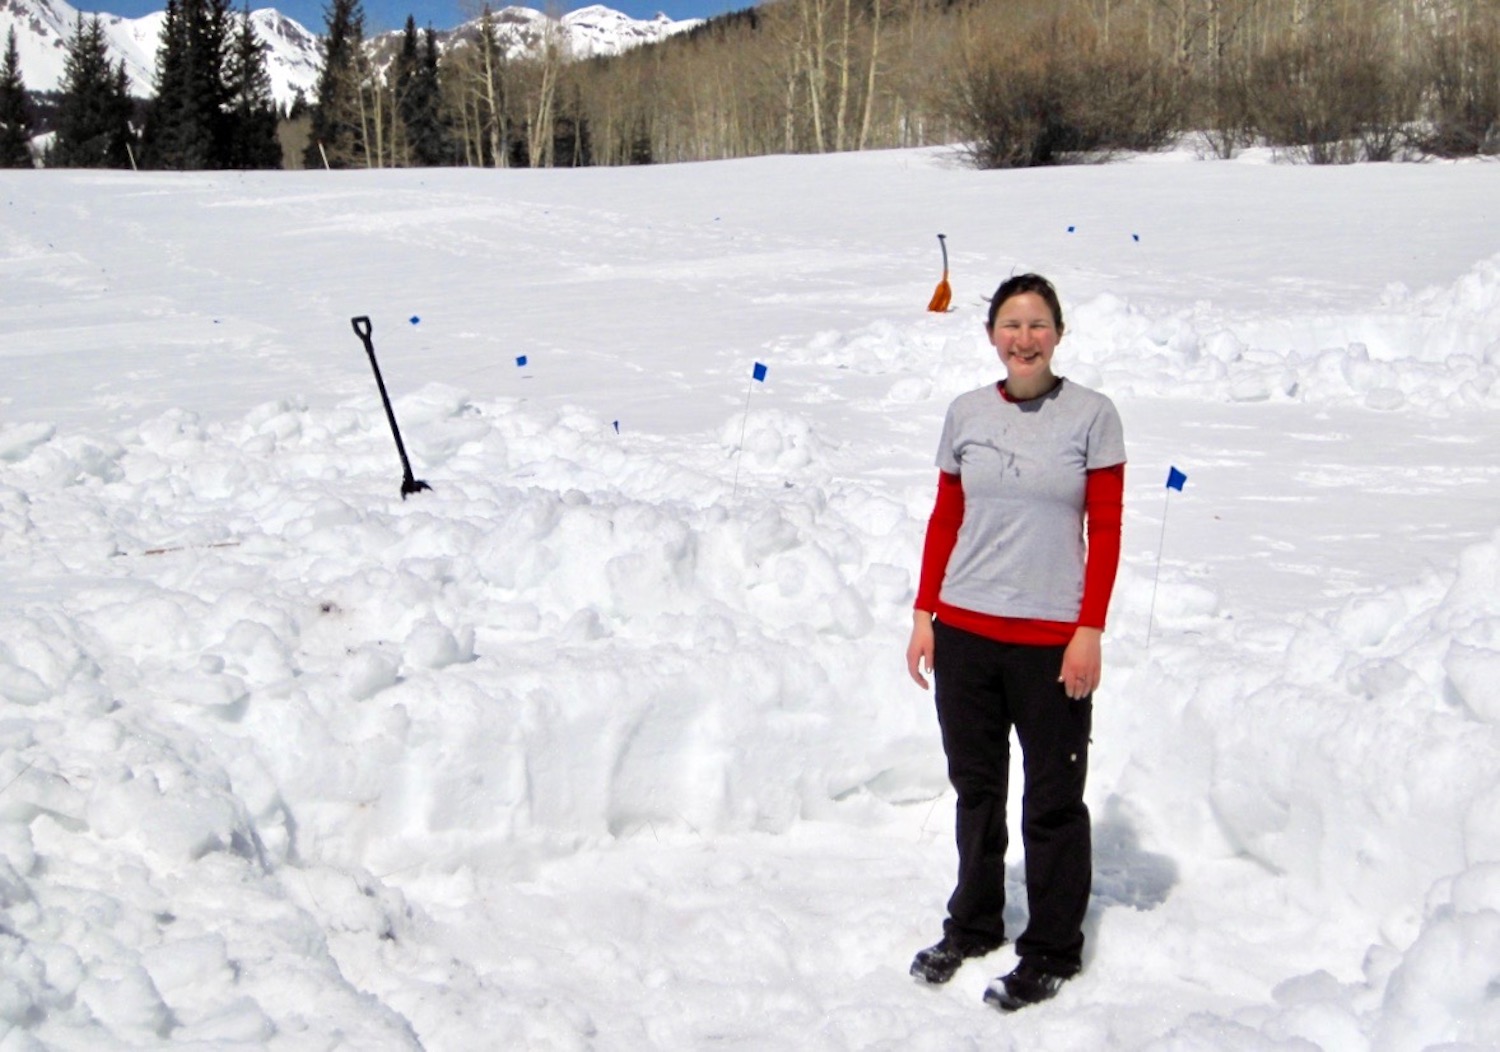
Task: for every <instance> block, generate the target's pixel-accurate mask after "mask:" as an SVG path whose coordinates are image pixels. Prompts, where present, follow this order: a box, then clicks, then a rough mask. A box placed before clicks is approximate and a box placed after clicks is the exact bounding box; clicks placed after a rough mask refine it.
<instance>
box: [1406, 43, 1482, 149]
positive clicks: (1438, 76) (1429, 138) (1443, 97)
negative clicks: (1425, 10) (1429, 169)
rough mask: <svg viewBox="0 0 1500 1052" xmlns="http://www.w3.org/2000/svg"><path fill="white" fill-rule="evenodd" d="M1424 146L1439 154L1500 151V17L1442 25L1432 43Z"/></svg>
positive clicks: (1428, 66) (1429, 47) (1422, 145)
mask: <svg viewBox="0 0 1500 1052" xmlns="http://www.w3.org/2000/svg"><path fill="white" fill-rule="evenodd" d="M1425 79H1426V81H1427V83H1428V85H1429V88H1428V99H1427V106H1426V117H1427V120H1426V122H1425V128H1426V131H1425V132H1424V133H1423V135H1422V136H1421V139H1420V144H1421V147H1422V149H1423V150H1424V151H1425V152H1427V153H1430V154H1435V155H1437V156H1439V157H1472V156H1474V155H1476V154H1481V153H1485V154H1495V153H1500V17H1491V18H1489V19H1486V20H1484V21H1481V22H1478V23H1474V22H1470V23H1468V24H1450V25H1447V26H1444V27H1440V28H1439V29H1437V30H1436V31H1435V32H1434V33H1433V35H1432V38H1431V41H1430V44H1429V46H1428V53H1427V63H1426V69H1425Z"/></svg>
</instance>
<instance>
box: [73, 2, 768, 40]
mask: <svg viewBox="0 0 1500 1052" xmlns="http://www.w3.org/2000/svg"><path fill="white" fill-rule="evenodd" d="M513 2H515V0H491V3H492V6H493V7H495V8H497V9H498V8H501V7H506V6H509V5H510V4H511V3H513ZM599 2H602V3H604V6H606V7H612V8H614V9H615V10H616V11H621V12H623V13H625V14H627V15H629V16H630V17H631V18H655V17H656V15H657V13H658V12H660V13H662V14H665V15H666V16H667V17H668V18H707V17H708V16H710V15H716V14H720V13H722V12H724V11H737V10H740V9H741V8H746V7H751V6H753V0H599ZM243 3H244V0H234V6H236V7H240V6H242V5H243ZM73 6H74V7H76V8H78V9H79V10H80V11H89V10H91V9H93V10H98V11H100V12H103V13H108V14H112V15H121V16H123V17H125V18H138V17H140V16H141V15H145V14H150V13H151V12H152V11H160V10H162V9H163V8H165V7H166V6H167V0H98V2H97V3H96V4H89V3H86V2H84V3H80V2H79V0H73ZM250 6H251V8H252V9H255V8H262V7H274V8H276V10H278V11H280V12H281V13H282V14H284V15H287V16H289V17H291V18H295V19H296V20H297V21H298V22H301V23H302V24H303V25H305V26H306V27H307V28H308V29H311V30H312V31H313V32H322V30H323V9H324V6H325V5H324V0H250ZM482 6H483V0H364V7H365V27H366V29H367V30H369V31H372V32H378V31H381V30H385V29H399V28H401V26H403V25H405V24H406V16H407V15H412V16H414V17H415V18H416V20H417V25H418V26H425V25H427V24H428V23H429V22H430V23H431V24H432V26H433V28H434V29H451V28H452V27H453V26H456V25H458V24H459V23H460V22H465V21H467V20H469V19H470V18H473V17H475V16H476V15H477V14H478V13H479V10H480V8H481V7H482ZM516 6H518V7H537V8H542V7H545V4H543V3H524V4H522V3H516ZM558 6H560V8H561V9H562V10H564V11H572V10H575V9H576V8H580V7H588V6H589V0H582V2H580V0H573V2H565V3H562V4H561V5H558Z"/></svg>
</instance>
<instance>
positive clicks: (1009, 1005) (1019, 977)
mask: <svg viewBox="0 0 1500 1052" xmlns="http://www.w3.org/2000/svg"><path fill="white" fill-rule="evenodd" d="M1071 978H1072V976H1070V975H1059V974H1057V973H1056V972H1048V971H1043V970H1042V969H1041V968H1038V967H1037V966H1036V965H1034V964H1028V963H1027V962H1026V961H1022V962H1021V963H1020V964H1018V965H1016V967H1015V970H1014V971H1012V972H1011V973H1010V974H1009V975H1005V976H1001V977H1000V978H999V979H996V980H994V981H993V982H991V983H990V985H989V986H988V987H987V988H986V989H985V991H984V1000H985V1003H986V1004H992V1005H994V1006H995V1007H996V1008H999V1009H1002V1010H1004V1011H1006V1012H1014V1011H1015V1010H1016V1009H1018V1008H1025V1007H1026V1006H1027V1005H1034V1004H1037V1003H1039V1002H1041V1001H1050V1000H1051V999H1052V998H1054V997H1056V996H1057V991H1058V990H1060V989H1062V984H1063V983H1065V982H1067V981H1068V980H1069V979H1071Z"/></svg>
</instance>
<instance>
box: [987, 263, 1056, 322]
mask: <svg viewBox="0 0 1500 1052" xmlns="http://www.w3.org/2000/svg"><path fill="white" fill-rule="evenodd" d="M1026 292H1031V293H1034V294H1036V295H1038V296H1040V297H1041V298H1042V302H1043V303H1045V304H1046V305H1047V309H1048V310H1050V311H1051V312H1052V321H1053V324H1055V325H1056V326H1057V334H1058V335H1059V336H1061V335H1062V331H1063V316H1062V303H1060V302H1059V301H1058V298H1057V290H1056V289H1054V288H1053V287H1052V282H1050V281H1048V280H1047V279H1046V278H1044V277H1042V276H1041V275H1040V274H1016V275H1014V276H1012V277H1009V278H1006V279H1005V280H1004V281H1002V282H1001V283H1000V287H999V288H998V289H996V290H995V294H994V295H993V296H991V297H990V316H989V319H988V320H987V321H986V322H985V323H984V327H985V328H986V329H993V328H994V327H995V315H996V314H998V313H1000V308H1001V306H1002V305H1003V304H1004V303H1005V301H1006V300H1008V299H1010V298H1011V297H1012V296H1019V295H1021V294H1022V293H1026Z"/></svg>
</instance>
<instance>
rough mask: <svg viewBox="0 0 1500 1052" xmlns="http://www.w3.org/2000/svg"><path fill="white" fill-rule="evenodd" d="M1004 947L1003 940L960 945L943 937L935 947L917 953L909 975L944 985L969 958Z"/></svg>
mask: <svg viewBox="0 0 1500 1052" xmlns="http://www.w3.org/2000/svg"><path fill="white" fill-rule="evenodd" d="M1004 945H1005V940H1004V939H1001V940H1000V941H999V942H984V943H965V944H963V945H960V944H958V943H956V942H954V941H953V940H952V939H949V938H947V937H946V936H944V937H943V939H942V940H941V941H939V942H938V944H937V945H936V946H929V947H927V949H925V950H918V951H917V956H916V957H915V958H913V959H912V962H911V974H912V975H914V976H916V977H917V978H918V979H925V980H927V982H929V983H933V984H938V983H946V982H947V981H948V980H949V979H952V978H953V976H954V975H956V974H957V973H958V969H959V966H960V965H962V964H963V963H964V961H966V960H968V959H969V958H970V957H983V956H984V955H985V954H989V953H994V952H995V951H996V950H998V949H999V948H1000V947H1002V946H1004Z"/></svg>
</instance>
